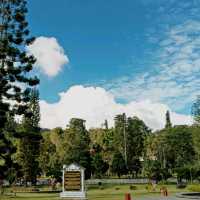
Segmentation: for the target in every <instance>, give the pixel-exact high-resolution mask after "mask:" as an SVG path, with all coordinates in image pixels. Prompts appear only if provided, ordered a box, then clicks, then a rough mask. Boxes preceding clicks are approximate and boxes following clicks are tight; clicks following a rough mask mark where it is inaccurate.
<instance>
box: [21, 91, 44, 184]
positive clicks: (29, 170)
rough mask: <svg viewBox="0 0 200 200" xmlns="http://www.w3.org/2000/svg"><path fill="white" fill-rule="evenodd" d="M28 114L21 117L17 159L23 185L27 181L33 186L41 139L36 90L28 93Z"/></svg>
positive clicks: (37, 93)
mask: <svg viewBox="0 0 200 200" xmlns="http://www.w3.org/2000/svg"><path fill="white" fill-rule="evenodd" d="M28 112H29V113H31V115H30V117H26V116H24V117H23V120H22V124H21V129H20V130H19V132H20V134H21V138H20V142H19V146H18V148H19V150H18V158H19V165H20V166H21V168H22V173H23V176H24V180H25V184H26V183H27V182H28V181H29V182H31V183H32V184H35V183H36V176H37V173H38V166H39V162H38V159H39V149H40V140H41V139H42V136H41V133H40V128H39V121H40V107H39V92H38V90H36V89H32V91H31V93H30V102H29V104H28Z"/></svg>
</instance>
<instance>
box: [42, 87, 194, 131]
mask: <svg viewBox="0 0 200 200" xmlns="http://www.w3.org/2000/svg"><path fill="white" fill-rule="evenodd" d="M40 106H41V126H42V127H44V128H54V127H57V126H61V127H66V124H67V123H68V122H69V120H70V119H71V118H73V117H77V118H82V119H85V120H86V126H87V127H88V128H90V127H100V126H101V124H102V123H103V122H104V120H105V119H107V120H108V122H109V124H110V125H113V118H114V116H115V115H117V114H121V113H123V112H125V113H126V114H127V116H138V117H139V118H140V119H142V120H144V121H145V123H146V124H147V125H148V126H149V127H150V128H152V129H154V130H155V129H161V128H163V126H164V124H165V113H166V111H167V110H170V108H169V107H168V106H167V105H164V104H161V103H152V102H151V101H150V100H145V101H139V102H135V101H132V102H130V103H128V104H120V103H117V102H116V101H115V99H114V96H113V95H112V94H111V93H109V92H108V91H106V90H105V89H103V88H101V87H84V86H73V87H71V88H70V89H69V90H67V91H65V92H62V93H60V100H59V101H58V102H57V103H53V104H50V103H47V102H46V101H43V100H42V101H41V102H40ZM171 118H172V122H173V124H190V123H191V117H190V116H187V115H181V114H177V113H174V112H171Z"/></svg>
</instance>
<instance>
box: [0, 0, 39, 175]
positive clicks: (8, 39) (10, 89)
mask: <svg viewBox="0 0 200 200" xmlns="http://www.w3.org/2000/svg"><path fill="white" fill-rule="evenodd" d="M26 13H27V8H26V1H25V0H13V1H11V0H1V1H0V161H1V165H0V177H2V178H3V177H5V176H6V175H7V172H8V169H10V168H12V159H11V154H12V153H13V152H14V149H13V148H12V145H11V143H10V141H9V140H7V138H6V136H5V134H4V133H3V128H4V127H5V124H6V121H7V117H6V116H7V113H8V112H10V113H11V114H12V115H15V114H19V115H21V114H25V115H28V112H27V110H26V108H27V106H26V103H27V102H29V99H30V98H29V93H30V87H32V86H34V85H36V84H38V83H39V80H38V79H37V77H34V78H32V77H30V76H27V74H28V72H30V71H31V70H32V67H33V64H34V63H35V58H34V57H33V56H32V55H27V53H26V50H25V48H24V47H25V46H27V45H30V44H31V43H32V42H33V41H34V38H30V37H28V35H29V30H28V28H27V26H28V23H27V21H26ZM23 84H26V85H25V87H23ZM11 101H12V106H11V103H10V102H11Z"/></svg>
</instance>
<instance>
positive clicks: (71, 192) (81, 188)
mask: <svg viewBox="0 0 200 200" xmlns="http://www.w3.org/2000/svg"><path fill="white" fill-rule="evenodd" d="M84 181H85V178H84V168H82V167H80V166H78V165H76V164H71V165H69V166H66V165H64V166H63V189H62V193H60V197H62V198H65V199H67V198H68V199H79V200H83V199H86V192H85V185H84Z"/></svg>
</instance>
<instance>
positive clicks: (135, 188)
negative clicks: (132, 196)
mask: <svg viewBox="0 0 200 200" xmlns="http://www.w3.org/2000/svg"><path fill="white" fill-rule="evenodd" d="M129 188H130V190H137V186H135V185H130V187H129Z"/></svg>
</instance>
